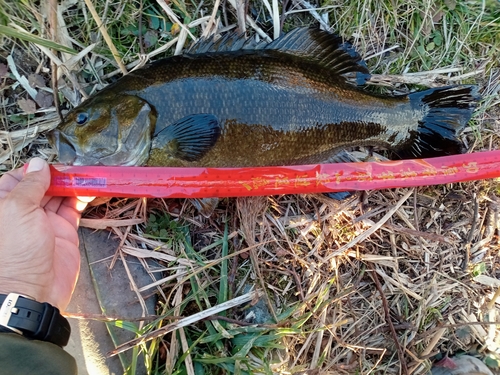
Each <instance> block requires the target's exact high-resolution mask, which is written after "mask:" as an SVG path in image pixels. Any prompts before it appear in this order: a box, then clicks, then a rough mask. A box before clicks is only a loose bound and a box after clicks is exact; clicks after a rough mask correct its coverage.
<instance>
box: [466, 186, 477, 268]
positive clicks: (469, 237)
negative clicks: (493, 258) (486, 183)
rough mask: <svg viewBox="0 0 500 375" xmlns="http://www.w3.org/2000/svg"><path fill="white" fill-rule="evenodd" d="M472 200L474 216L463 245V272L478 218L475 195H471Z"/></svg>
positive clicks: (467, 262)
mask: <svg viewBox="0 0 500 375" xmlns="http://www.w3.org/2000/svg"><path fill="white" fill-rule="evenodd" d="M472 199H473V200H474V216H473V217H472V224H471V226H470V231H469V234H468V236H467V242H466V243H465V259H464V263H463V264H462V270H463V271H465V270H467V267H469V259H470V247H471V243H472V237H473V236H474V232H475V231H476V225H477V220H478V216H479V203H478V201H477V196H476V193H474V194H473V196H472Z"/></svg>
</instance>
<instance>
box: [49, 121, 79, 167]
mask: <svg viewBox="0 0 500 375" xmlns="http://www.w3.org/2000/svg"><path fill="white" fill-rule="evenodd" d="M47 139H48V140H49V143H50V145H51V146H52V147H54V148H55V149H56V151H57V153H58V156H59V162H61V163H62V164H65V165H74V164H75V161H76V160H77V153H76V149H75V147H74V146H73V144H72V143H71V142H70V141H69V140H68V139H67V138H66V137H65V136H64V134H63V133H61V132H60V131H59V130H53V131H51V132H50V133H48V134H47Z"/></svg>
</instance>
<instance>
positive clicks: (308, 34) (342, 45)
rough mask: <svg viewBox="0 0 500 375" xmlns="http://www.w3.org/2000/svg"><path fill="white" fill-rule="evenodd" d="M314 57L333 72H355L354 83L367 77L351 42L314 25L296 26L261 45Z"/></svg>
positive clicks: (365, 70) (364, 66) (342, 73)
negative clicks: (310, 26)
mask: <svg viewBox="0 0 500 375" xmlns="http://www.w3.org/2000/svg"><path fill="white" fill-rule="evenodd" d="M264 48H265V49H273V50H278V51H282V52H285V53H290V54H293V55H297V56H304V57H307V58H310V59H313V60H316V61H317V62H318V63H319V64H321V65H322V66H324V67H327V68H328V69H330V70H331V71H332V72H335V74H339V75H344V74H349V73H355V74H356V80H357V84H358V85H362V84H364V83H365V82H366V81H367V80H368V79H369V78H370V72H369V71H368V68H367V67H366V64H365V62H364V61H363V60H362V59H361V56H360V55H359V54H358V53H357V52H356V50H355V49H354V47H353V45H352V44H351V43H349V42H347V41H344V40H343V39H342V38H341V37H339V36H338V35H335V34H332V33H330V32H328V31H324V30H320V29H316V28H298V29H294V30H292V31H290V32H289V33H287V34H284V35H283V36H281V37H279V38H278V39H276V40H275V41H273V42H271V43H269V44H268V45H267V46H265V47H264Z"/></svg>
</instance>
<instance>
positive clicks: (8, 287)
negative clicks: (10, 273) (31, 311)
mask: <svg viewBox="0 0 500 375" xmlns="http://www.w3.org/2000/svg"><path fill="white" fill-rule="evenodd" d="M9 293H17V294H20V295H22V296H26V297H28V298H30V299H33V300H35V301H38V302H46V301H42V300H43V297H42V293H41V287H40V286H37V285H32V284H30V283H22V282H20V281H17V280H12V279H10V278H4V277H1V276H0V294H9Z"/></svg>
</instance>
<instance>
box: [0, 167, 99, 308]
mask: <svg viewBox="0 0 500 375" xmlns="http://www.w3.org/2000/svg"><path fill="white" fill-rule="evenodd" d="M49 184H50V170H49V166H48V164H47V163H46V162H45V161H43V160H42V159H39V158H34V159H32V160H31V161H30V163H29V166H28V169H27V170H26V174H24V176H23V169H22V168H20V169H16V170H13V171H11V172H8V173H6V174H4V175H3V176H2V177H1V178H0V293H4V294H8V293H12V292H13V293H19V294H24V295H28V296H30V297H33V298H35V299H36V300H37V301H38V302H48V303H50V304H52V305H54V306H56V307H58V308H59V310H61V311H64V309H66V307H67V306H68V303H69V301H70V299H71V294H72V293H73V289H74V287H75V284H76V280H77V278H78V272H79V270H80V252H79V250H78V234H77V229H78V223H79V220H80V214H81V212H82V211H83V209H84V208H85V206H86V205H87V203H86V202H83V201H81V200H79V199H78V198H63V197H49V196H45V192H46V191H47V189H48V187H49ZM90 200H91V199H89V201H90Z"/></svg>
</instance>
